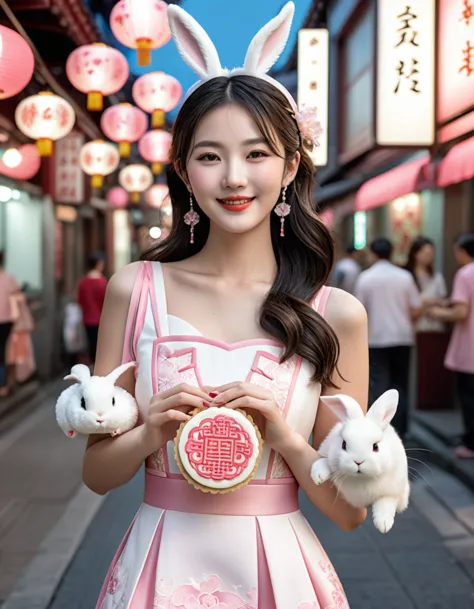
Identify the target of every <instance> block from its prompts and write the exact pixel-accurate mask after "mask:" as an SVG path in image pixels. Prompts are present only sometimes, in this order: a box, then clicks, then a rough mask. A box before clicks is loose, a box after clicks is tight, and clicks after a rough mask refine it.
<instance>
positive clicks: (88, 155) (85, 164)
mask: <svg viewBox="0 0 474 609" xmlns="http://www.w3.org/2000/svg"><path fill="white" fill-rule="evenodd" d="M79 162H80V164H81V168H82V171H84V173H87V175H90V176H92V177H91V186H92V188H102V185H103V183H104V176H108V175H110V174H111V173H112V172H113V171H115V170H116V169H117V167H118V166H119V163H120V155H119V153H118V150H117V148H116V147H115V146H114V145H113V144H110V143H109V142H104V140H94V141H92V142H88V143H87V144H84V146H83V147H82V148H81V154H80V157H79Z"/></svg>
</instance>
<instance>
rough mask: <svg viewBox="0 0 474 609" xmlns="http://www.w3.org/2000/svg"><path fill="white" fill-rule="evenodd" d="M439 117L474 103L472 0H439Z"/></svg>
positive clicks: (442, 118) (447, 116) (443, 118)
mask: <svg viewBox="0 0 474 609" xmlns="http://www.w3.org/2000/svg"><path fill="white" fill-rule="evenodd" d="M438 22H439V33H438V44H439V50H438V62H439V64H438V65H439V73H438V121H439V122H440V123H445V122H446V121H448V120H450V119H452V118H454V117H455V116H457V115H458V114H460V113H461V112H463V111H464V110H466V109H468V108H471V107H472V106H474V0H440V2H439V21H438Z"/></svg>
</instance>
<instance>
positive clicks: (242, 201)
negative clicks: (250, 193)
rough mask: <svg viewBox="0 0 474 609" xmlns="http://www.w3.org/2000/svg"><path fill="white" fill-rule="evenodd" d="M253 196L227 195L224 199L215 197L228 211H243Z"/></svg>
mask: <svg viewBox="0 0 474 609" xmlns="http://www.w3.org/2000/svg"><path fill="white" fill-rule="evenodd" d="M254 199H255V197H227V198H225V199H216V200H217V202H218V203H220V204H221V205H222V207H223V208H224V209H227V210H228V211H243V210H244V209H247V207H249V206H250V205H251V203H252V201H253V200H254Z"/></svg>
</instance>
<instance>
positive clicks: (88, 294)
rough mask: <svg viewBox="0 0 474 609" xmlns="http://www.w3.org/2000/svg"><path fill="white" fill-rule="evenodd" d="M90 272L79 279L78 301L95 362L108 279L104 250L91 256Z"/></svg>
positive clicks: (89, 262)
mask: <svg viewBox="0 0 474 609" xmlns="http://www.w3.org/2000/svg"><path fill="white" fill-rule="evenodd" d="M87 266H88V272H87V274H86V275H85V277H83V278H82V279H81V280H80V281H79V286H78V289H77V302H78V303H79V305H80V307H81V309H82V319H83V322H84V327H85V329H86V334H87V343H88V348H89V357H90V360H91V364H94V362H95V355H96V351H97V335H98V333H99V322H100V316H101V313H102V307H103V306H104V299H105V290H106V289H107V279H106V278H105V277H104V268H105V257H104V254H103V253H102V252H94V253H93V254H91V255H90V256H89V260H88V264H87Z"/></svg>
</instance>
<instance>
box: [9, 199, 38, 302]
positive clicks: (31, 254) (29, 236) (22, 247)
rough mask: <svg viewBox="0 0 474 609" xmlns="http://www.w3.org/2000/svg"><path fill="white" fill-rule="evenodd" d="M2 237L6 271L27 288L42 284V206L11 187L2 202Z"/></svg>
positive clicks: (35, 287) (33, 288)
mask: <svg viewBox="0 0 474 609" xmlns="http://www.w3.org/2000/svg"><path fill="white" fill-rule="evenodd" d="M0 205H1V207H0V234H1V235H2V237H1V238H0V239H1V241H0V243H1V247H2V249H3V250H4V252H5V262H6V265H5V266H6V270H7V271H8V272H9V273H11V274H12V275H14V276H15V278H16V280H17V281H18V283H19V284H20V285H24V284H27V286H28V290H40V289H42V287H43V248H42V244H43V206H42V204H41V201H39V200H37V199H32V198H30V196H29V195H28V193H26V192H23V191H19V190H15V189H13V190H11V196H10V198H9V200H8V201H5V200H3V201H2V202H1V203H0Z"/></svg>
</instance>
